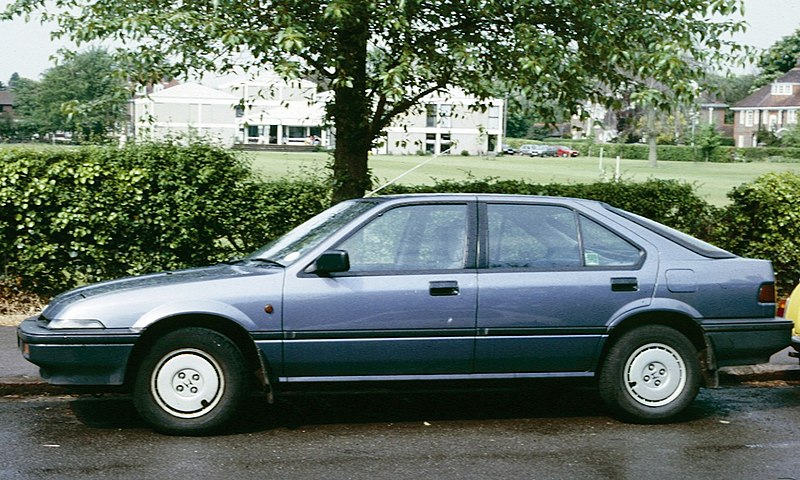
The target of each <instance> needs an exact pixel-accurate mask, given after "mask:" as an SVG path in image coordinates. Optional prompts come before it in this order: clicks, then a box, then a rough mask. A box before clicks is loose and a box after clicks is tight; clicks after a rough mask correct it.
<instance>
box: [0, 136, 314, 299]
mask: <svg viewBox="0 0 800 480" xmlns="http://www.w3.org/2000/svg"><path fill="white" fill-rule="evenodd" d="M301 190H302V191H301ZM267 199H271V201H272V202H274V203H273V204H274V205H280V207H277V209H278V210H280V212H282V214H276V213H275V208H272V209H271V208H267V207H265V205H268V204H269V202H268V200H267ZM324 199H325V194H324V192H321V191H320V190H319V189H317V190H313V189H311V190H310V191H309V187H308V186H306V185H301V184H297V185H293V186H292V187H291V188H284V187H283V186H275V185H271V184H262V183H261V182H260V181H258V180H257V179H256V178H255V177H253V174H252V173H251V169H250V167H249V165H247V164H245V163H244V162H243V161H241V160H240V159H238V158H237V157H235V156H234V155H233V154H232V153H231V152H229V151H226V150H222V149H219V148H216V147H212V146H208V145H199V144H198V145H190V146H178V145H175V144H146V145H131V146H128V147H126V148H124V149H115V148H109V147H104V148H103V147H87V148H76V149H50V150H32V149H11V150H6V151H4V152H3V154H2V157H1V158H0V234H1V235H2V236H0V262H1V263H0V265H1V266H2V268H3V270H2V271H3V272H4V273H5V276H6V277H8V278H9V279H20V281H21V282H22V285H23V287H25V288H27V289H31V290H33V291H36V292H41V293H52V292H54V291H58V290H63V289H65V288H69V287H73V286H76V285H80V284H83V283H87V282H93V281H97V280H103V279H108V278H114V277H119V276H124V275H132V274H139V273H144V272H151V271H159V270H165V269H175V268H182V267H187V266H191V265H202V264H208V263H210V262H215V261H218V260H222V259H225V258H228V257H230V256H232V255H241V254H243V253H245V252H247V251H251V250H254V249H255V248H256V247H258V246H259V245H261V244H263V243H266V242H267V241H268V240H270V239H271V238H272V237H274V236H277V235H280V234H281V233H283V232H285V231H286V230H287V229H288V228H290V227H291V226H292V225H294V224H296V223H299V222H300V221H302V220H304V219H305V218H307V217H308V216H309V215H312V214H313V213H315V212H316V211H318V210H319V209H321V208H322V205H323V202H324ZM290 201H291V202H295V203H293V204H292V206H291V207H290V206H288V205H287V202H290ZM324 203H327V202H324ZM15 281H16V280H15Z"/></svg>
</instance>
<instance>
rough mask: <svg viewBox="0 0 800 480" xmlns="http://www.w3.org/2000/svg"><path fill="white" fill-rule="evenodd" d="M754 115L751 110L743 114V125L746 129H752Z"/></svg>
mask: <svg viewBox="0 0 800 480" xmlns="http://www.w3.org/2000/svg"><path fill="white" fill-rule="evenodd" d="M754 113H755V112H753V111H752V110H747V111H745V112H744V125H745V126H746V127H752V126H753V114H754Z"/></svg>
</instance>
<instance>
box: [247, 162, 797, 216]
mask: <svg viewBox="0 0 800 480" xmlns="http://www.w3.org/2000/svg"><path fill="white" fill-rule="evenodd" d="M246 155H247V156H248V157H249V158H250V159H251V160H252V163H253V168H254V170H255V171H257V172H259V173H260V174H261V175H262V176H263V177H264V178H265V179H275V178H287V177H289V178H307V177H319V178H321V177H323V176H324V175H327V173H328V171H327V170H326V168H325V165H326V163H327V162H328V160H329V157H328V155H327V154H325V153H277V152H276V153H262V152H258V153H252V152H250V153H247V154H246ZM369 162H370V168H372V171H373V174H374V175H375V176H376V177H377V178H378V179H379V180H380V182H381V183H385V182H387V181H389V180H392V179H394V178H395V177H397V176H399V175H402V174H403V173H404V172H407V171H409V170H410V169H412V168H414V167H416V166H418V165H420V164H421V163H423V162H428V163H425V164H424V165H421V166H419V167H418V168H417V169H416V170H414V171H412V172H410V173H408V174H406V175H405V176H403V177H402V178H401V179H399V180H398V181H397V182H396V183H405V184H415V185H416V184H430V183H433V182H434V180H446V179H449V180H465V179H467V178H470V177H472V178H479V179H482V178H487V177H497V178H499V179H517V180H525V181H529V182H532V183H592V182H597V181H601V180H604V179H611V178H613V177H614V174H615V170H616V160H615V159H613V158H606V159H604V161H603V169H602V170H601V169H600V159H599V158H597V157H577V158H530V157H521V156H516V155H514V156H498V157H489V158H487V157H477V156H471V157H465V156H460V155H457V156H442V157H438V158H434V157H422V156H391V155H375V156H370V159H369ZM769 172H794V173H797V174H800V163H768V162H764V163H700V162H697V163H694V162H664V161H662V162H659V163H658V167H656V168H650V167H649V166H648V164H647V162H646V161H643V160H625V159H623V160H621V161H620V176H621V177H622V178H623V179H626V180H632V181H644V180H647V179H648V178H661V179H678V180H683V181H686V182H688V183H692V184H694V185H695V187H696V189H697V192H698V194H699V195H700V196H701V197H702V198H704V199H705V200H706V201H708V202H709V203H711V204H714V205H719V206H721V205H725V204H726V203H728V198H727V197H726V195H727V193H728V192H729V191H730V190H731V189H732V188H733V187H735V186H738V185H741V184H743V183H747V182H749V181H752V180H754V179H755V178H757V177H759V176H761V175H763V174H765V173H769Z"/></svg>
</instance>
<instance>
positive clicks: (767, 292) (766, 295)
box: [758, 283, 776, 303]
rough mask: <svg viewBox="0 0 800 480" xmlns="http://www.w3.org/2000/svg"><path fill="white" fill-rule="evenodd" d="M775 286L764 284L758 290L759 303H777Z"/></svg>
mask: <svg viewBox="0 0 800 480" xmlns="http://www.w3.org/2000/svg"><path fill="white" fill-rule="evenodd" d="M775 298H776V297H775V284H774V283H764V284H762V285H761V287H760V288H759V289H758V303H775Z"/></svg>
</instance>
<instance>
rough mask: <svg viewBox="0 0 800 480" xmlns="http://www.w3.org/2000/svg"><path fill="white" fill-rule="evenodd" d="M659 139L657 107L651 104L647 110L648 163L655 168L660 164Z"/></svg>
mask: <svg viewBox="0 0 800 480" xmlns="http://www.w3.org/2000/svg"><path fill="white" fill-rule="evenodd" d="M657 140H658V132H656V108H655V107H653V106H651V107H650V108H649V109H648V111H647V146H648V147H649V148H648V152H647V160H648V164H649V165H650V166H651V167H653V168H655V167H657V166H658V149H657V147H656V141H657Z"/></svg>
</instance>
